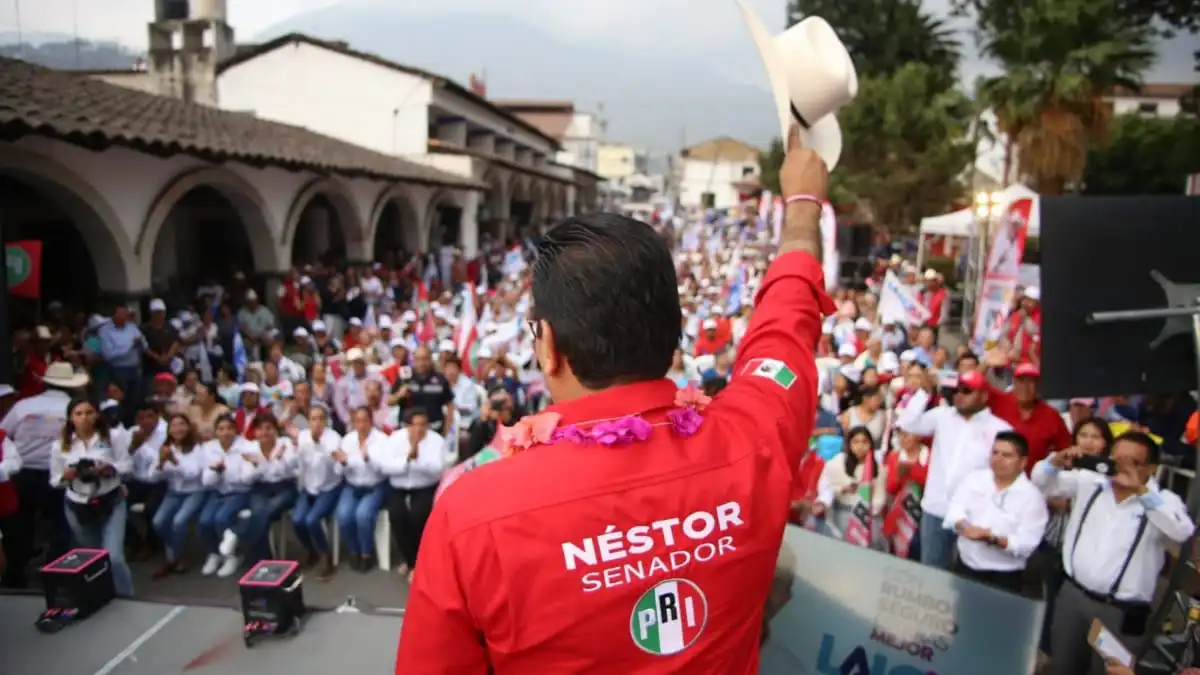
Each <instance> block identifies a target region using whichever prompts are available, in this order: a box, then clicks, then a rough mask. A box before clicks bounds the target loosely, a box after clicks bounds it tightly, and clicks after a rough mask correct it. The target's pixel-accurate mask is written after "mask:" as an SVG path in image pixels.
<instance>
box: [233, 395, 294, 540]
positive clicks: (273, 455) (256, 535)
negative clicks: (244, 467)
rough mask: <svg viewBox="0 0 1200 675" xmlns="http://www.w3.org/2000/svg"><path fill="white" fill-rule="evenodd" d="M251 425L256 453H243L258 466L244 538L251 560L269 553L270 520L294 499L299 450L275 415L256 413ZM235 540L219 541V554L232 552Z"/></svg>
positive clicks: (273, 519) (280, 514) (286, 509)
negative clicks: (256, 417)
mask: <svg viewBox="0 0 1200 675" xmlns="http://www.w3.org/2000/svg"><path fill="white" fill-rule="evenodd" d="M254 429H255V435H254V441H253V442H254V443H255V444H256V445H257V446H258V453H252V454H249V455H246V459H249V460H250V461H251V462H253V463H254V464H255V465H256V466H257V467H258V481H257V482H256V483H255V484H254V487H253V488H251V489H250V521H249V524H248V526H247V528H246V535H245V538H244V539H243V541H244V543H245V547H244V548H245V551H246V552H247V553H248V554H250V562H251V563H254V562H258V561H259V560H266V559H268V558H270V557H271V542H270V537H269V536H268V535H269V534H270V531H271V523H273V522H275V521H276V520H279V519H280V518H281V517H282V516H283V514H284V513H286V512H287V511H288V510H290V509H291V508H292V505H294V504H295V503H296V477H297V475H298V473H299V468H300V453H299V452H297V451H296V446H295V444H294V443H292V439H290V438H288V437H287V436H285V435H283V433H282V430H281V429H280V428H279V421H278V420H276V419H275V417H274V416H272V415H259V416H258V419H257V420H256V421H255V423H254ZM237 543H238V542H237V541H236V540H234V539H233V538H227V539H226V540H225V541H222V542H221V554H222V555H232V554H233V553H234V551H235V550H236V548H237Z"/></svg>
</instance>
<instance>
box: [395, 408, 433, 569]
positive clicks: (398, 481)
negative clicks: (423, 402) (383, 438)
mask: <svg viewBox="0 0 1200 675" xmlns="http://www.w3.org/2000/svg"><path fill="white" fill-rule="evenodd" d="M390 445H391V451H392V452H393V453H394V455H393V457H391V458H389V460H387V461H386V462H385V464H386V466H385V467H384V473H386V474H387V475H388V479H389V480H390V481H391V484H392V489H391V491H390V492H389V493H388V497H387V512H388V520H389V522H390V523H391V526H392V535H393V537H394V538H395V539H396V548H398V549H399V550H400V559H401V561H402V562H401V564H400V566H399V567H398V568H397V570H396V571H397V572H398V573H399V574H400V575H401V576H404V577H407V578H408V579H409V581H411V580H412V576H411V573H412V570H413V569H414V568H415V566H416V563H417V552H418V551H419V550H420V547H421V537H422V536H423V535H424V533H425V523H426V522H427V521H428V520H429V514H430V513H431V512H432V511H433V497H434V494H435V493H436V492H437V486H438V483H439V482H441V480H442V473H443V472H444V471H445V470H446V467H447V462H446V441H445V439H444V438H442V436H440V435H439V434H438V433H437V432H435V431H432V430H431V429H430V428H429V413H428V412H426V411H425V410H424V409H422V408H411V409H409V410H408V413H407V414H406V415H405V420H404V428H403V429H400V430H399V431H397V432H395V433H394V434H392V436H391V443H390Z"/></svg>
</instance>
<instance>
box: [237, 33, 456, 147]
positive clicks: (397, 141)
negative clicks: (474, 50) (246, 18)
mask: <svg viewBox="0 0 1200 675" xmlns="http://www.w3.org/2000/svg"><path fill="white" fill-rule="evenodd" d="M217 86H218V88H219V96H220V99H219V100H220V102H221V107H222V108H225V109H227V110H252V111H254V112H255V114H257V115H258V116H259V117H262V118H264V119H269V120H275V121H278V122H284V123H287V124H294V125H296V126H302V127H306V128H308V129H311V130H313V131H316V132H319V133H322V134H325V135H327V136H332V137H334V138H338V139H341V140H343V141H346V142H348V143H354V144H355V145H360V146H362V147H364V148H370V149H372V150H375V151H377V152H382V153H385V154H389V155H415V154H423V153H425V151H426V148H427V141H428V131H429V103H430V101H431V97H432V95H433V93H432V92H433V90H432V85H431V83H430V82H429V81H428V80H426V79H425V78H422V77H417V76H415V75H409V74H407V73H402V72H400V71H397V70H393V69H390V68H385V67H383V66H380V65H377V64H374V63H371V62H370V61H364V60H362V59H357V58H354V57H351V56H346V55H344V54H340V53H338V52H334V51H330V50H328V49H322V48H320V47H317V46H314V45H310V44H307V43H303V42H296V43H292V44H288V45H284V46H282V47H279V48H277V49H275V50H273V51H270V52H267V53H265V54H262V55H259V56H257V57H255V58H253V59H250V60H249V61H244V62H242V63H239V64H237V65H235V66H233V67H232V68H230V69H228V70H226V71H225V72H224V73H222V74H221V75H220V78H219V80H218V84H217Z"/></svg>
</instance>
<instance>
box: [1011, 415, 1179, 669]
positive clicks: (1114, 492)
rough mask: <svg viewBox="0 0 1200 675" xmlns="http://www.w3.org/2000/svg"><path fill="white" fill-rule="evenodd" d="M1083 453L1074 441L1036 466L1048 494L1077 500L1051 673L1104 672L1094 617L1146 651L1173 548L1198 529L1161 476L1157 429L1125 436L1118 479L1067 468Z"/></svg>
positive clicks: (1115, 449)
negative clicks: (1093, 635) (1092, 641)
mask: <svg viewBox="0 0 1200 675" xmlns="http://www.w3.org/2000/svg"><path fill="white" fill-rule="evenodd" d="M1081 454H1082V453H1081V452H1080V451H1079V450H1077V449H1074V448H1073V449H1071V450H1067V451H1061V452H1057V453H1054V454H1053V455H1051V456H1050V457H1048V458H1046V459H1044V460H1042V461H1041V462H1038V464H1037V466H1035V467H1034V469H1033V472H1032V479H1033V483H1034V485H1037V486H1038V488H1039V489H1041V491H1042V492H1043V493H1044V494H1046V495H1048V496H1055V497H1057V496H1066V497H1070V498H1071V499H1072V504H1071V514H1070V516H1069V517H1068V519H1067V527H1066V530H1065V531H1064V533H1063V550H1062V563H1063V568H1064V570H1065V571H1066V573H1067V582H1066V583H1065V584H1064V585H1063V588H1062V591H1061V592H1060V593H1059V595H1058V598H1057V599H1056V601H1055V603H1054V616H1053V617H1051V623H1050V649H1051V652H1052V659H1051V662H1050V668H1049V673H1050V674H1051V675H1081V674H1085V673H1089V672H1090V673H1095V674H1098V673H1103V672H1104V666H1103V663H1101V661H1100V659H1099V657H1098V656H1097V655H1096V654H1095V652H1094V650H1093V649H1092V648H1091V646H1090V645H1089V644H1088V640H1087V636H1088V631H1089V629H1090V627H1091V624H1092V620H1093V619H1098V620H1099V621H1100V622H1101V623H1103V624H1104V625H1105V626H1107V627H1108V629H1109V630H1111V631H1113V632H1114V633H1115V634H1116V635H1117V637H1118V639H1120V640H1121V642H1123V643H1124V644H1125V646H1126V647H1128V648H1129V651H1131V652H1133V653H1135V654H1136V653H1140V652H1141V647H1142V646H1143V645H1144V644H1145V642H1146V640H1147V639H1149V638H1150V637H1151V635H1152V634H1153V633H1154V631H1152V630H1151V631H1148V628H1152V627H1148V626H1147V623H1148V622H1149V619H1150V613H1151V603H1152V602H1153V601H1154V595H1155V590H1156V588H1157V585H1158V576H1159V571H1160V570H1161V569H1162V566H1163V561H1164V560H1165V559H1166V556H1167V550H1168V548H1170V547H1172V546H1173V545H1175V544H1182V543H1184V542H1185V541H1187V540H1188V538H1189V537H1191V536H1192V533H1193V532H1194V531H1195V524H1194V523H1193V522H1192V519H1191V518H1190V517H1189V516H1188V513H1187V507H1186V506H1185V505H1184V503H1183V501H1182V500H1180V498H1179V497H1178V496H1176V495H1175V493H1173V492H1170V491H1168V490H1163V489H1160V488H1159V486H1158V484H1157V483H1156V482H1155V481H1154V479H1153V476H1154V474H1155V472H1156V471H1157V469H1158V461H1159V447H1158V444H1157V443H1156V442H1155V441H1154V439H1153V438H1151V437H1150V436H1149V435H1147V434H1145V433H1142V432H1139V431H1129V432H1126V433H1124V434H1121V435H1120V436H1119V437H1117V439H1116V440H1115V441H1114V442H1113V445H1112V452H1111V454H1110V460H1111V464H1112V466H1113V470H1112V472H1111V478H1110V477H1108V476H1105V475H1102V474H1100V473H1097V472H1094V471H1079V470H1074V471H1065V470H1064V469H1068V468H1070V467H1071V466H1072V464H1073V463H1074V462H1075V461H1078V460H1079V458H1080V456H1081ZM1089 669H1090V670H1089Z"/></svg>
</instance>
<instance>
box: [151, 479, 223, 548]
mask: <svg viewBox="0 0 1200 675" xmlns="http://www.w3.org/2000/svg"><path fill="white" fill-rule="evenodd" d="M209 494H210V493H209V492H208V491H207V490H198V491H196V492H168V493H167V495H166V496H165V497H163V501H162V504H161V505H160V506H159V507H158V510H157V511H155V512H154V520H152V521H150V524H151V526H153V527H154V531H155V532H157V533H158V538H159V539H161V540H162V542H163V547H164V548H166V552H167V560H168V561H170V562H179V554H180V553H181V552H182V551H183V544H184V542H185V541H186V540H187V535H188V528H189V527H190V526H191V524H192V521H193V520H196V516H197V515H198V514H199V513H200V510H201V509H203V508H204V505H205V503H207V502H208V498H209Z"/></svg>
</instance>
